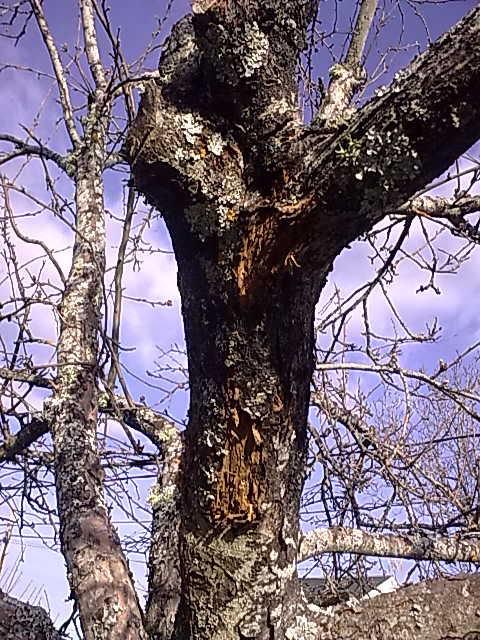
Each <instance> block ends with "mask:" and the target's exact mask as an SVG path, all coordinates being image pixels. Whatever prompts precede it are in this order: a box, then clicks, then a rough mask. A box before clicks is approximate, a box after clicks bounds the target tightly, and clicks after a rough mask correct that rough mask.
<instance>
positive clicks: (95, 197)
mask: <svg viewBox="0 0 480 640" xmlns="http://www.w3.org/2000/svg"><path fill="white" fill-rule="evenodd" d="M92 120H93V118H92ZM99 130H100V131H101V127H99V128H98V129H97V128H96V127H94V131H96V132H97V136H93V137H92V139H89V143H90V144H89V146H90V148H89V149H83V153H82V156H81V158H80V159H79V161H78V167H77V175H76V196H75V199H76V216H77V233H76V237H75V244H74V249H73V258H72V267H71V270H70V273H69V275H68V278H67V281H66V285H65V293H64V296H63V299H62V304H61V306H60V310H59V313H60V335H59V341H58V375H57V379H56V381H55V393H54V394H53V395H52V396H51V398H49V399H48V401H46V414H47V417H48V421H49V423H50V428H51V433H52V438H53V444H54V454H55V481H56V489H57V504H58V512H59V520H60V539H61V545H62V552H63V555H64V557H65V560H66V564H67V568H68V576H69V581H70V585H71V587H72V593H73V594H74V595H75V598H76V601H77V603H78V607H79V611H80V619H81V621H82V628H83V632H84V635H85V640H93V639H95V640H100V639H102V640H103V639H105V640H107V638H108V640H114V639H116V638H118V639H119V640H120V639H122V640H140V639H141V638H145V637H146V636H145V635H144V632H143V623H142V615H141V611H140V606H139V603H138V599H137V595H136V593H135V589H134V586H133V581H132V579H131V574H130V571H129V568H128V564H127V561H126V559H125V557H124V554H123V552H122V549H121V547H120V541H119V539H118V536H117V534H116V532H115V530H114V528H113V527H112V524H111V522H110V517H109V513H108V509H107V505H106V503H105V500H104V496H103V471H102V468H101V465H100V456H99V452H98V447H97V425H98V421H97V418H98V387H97V380H98V370H97V363H98V330H99V327H100V322H101V318H100V310H101V304H102V296H103V277H104V272H105V227H104V209H103V186H102V181H101V174H102V167H101V159H102V154H103V144H102V142H101V138H99V135H100V133H99ZM119 585H122V587H121V588H119Z"/></svg>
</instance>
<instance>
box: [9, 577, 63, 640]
mask: <svg viewBox="0 0 480 640" xmlns="http://www.w3.org/2000/svg"><path fill="white" fill-rule="evenodd" d="M0 638H2V640H60V638H61V636H60V633H59V632H58V631H57V630H56V629H55V627H54V625H53V622H52V621H51V620H50V618H49V616H48V614H47V613H46V611H44V610H43V609H42V608H41V607H36V606H34V605H31V604H28V603H26V602H21V601H20V600H17V599H16V598H12V597H11V596H8V595H7V594H6V593H4V592H3V591H2V590H1V589H0Z"/></svg>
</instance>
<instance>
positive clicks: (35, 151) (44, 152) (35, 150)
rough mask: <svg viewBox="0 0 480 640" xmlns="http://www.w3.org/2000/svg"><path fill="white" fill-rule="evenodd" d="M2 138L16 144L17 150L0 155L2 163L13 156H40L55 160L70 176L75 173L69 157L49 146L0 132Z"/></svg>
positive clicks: (0, 162)
mask: <svg viewBox="0 0 480 640" xmlns="http://www.w3.org/2000/svg"><path fill="white" fill-rule="evenodd" d="M0 140H4V141H5V142H11V143H12V144H13V145H15V148H16V150H15V151H12V152H11V153H7V154H5V155H4V156H3V157H0V165H2V164H5V163H6V162H8V161H9V160H12V159H13V158H18V157H20V156H38V157H40V158H45V159H46V160H51V161H52V162H54V163H55V164H56V165H57V167H58V168H59V169H62V171H65V173H66V174H67V175H69V176H70V177H71V176H72V175H73V172H72V164H71V163H70V164H69V162H68V158H66V157H65V156H62V155H61V154H59V153H56V152H55V151H52V150H51V149H49V148H48V147H45V146H43V145H34V144H28V143H27V142H25V141H24V140H21V139H20V138H17V137H16V136H11V135H8V134H5V133H4V134H0Z"/></svg>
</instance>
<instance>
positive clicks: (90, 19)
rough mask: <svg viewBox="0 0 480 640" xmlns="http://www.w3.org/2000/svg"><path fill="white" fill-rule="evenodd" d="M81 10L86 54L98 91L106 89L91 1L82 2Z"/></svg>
mask: <svg viewBox="0 0 480 640" xmlns="http://www.w3.org/2000/svg"><path fill="white" fill-rule="evenodd" d="M80 10H81V13H82V27H83V37H84V40H85V52H86V54H87V60H88V64H89V67H90V71H91V72H92V76H93V79H94V80H95V85H96V87H97V89H101V90H103V89H105V87H106V85H107V81H106V79H105V73H104V71H103V66H102V63H101V61H100V53H99V51H98V42H97V34H96V30H95V17H94V13H93V5H92V1H91V0H81V2H80Z"/></svg>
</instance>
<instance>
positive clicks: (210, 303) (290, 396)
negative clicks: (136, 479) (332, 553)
mask: <svg viewBox="0 0 480 640" xmlns="http://www.w3.org/2000/svg"><path fill="white" fill-rule="evenodd" d="M314 10H315V6H314V3H312V4H309V3H303V5H302V3H298V2H293V1H292V2H286V3H282V8H280V7H279V6H278V3H276V2H274V1H273V0H270V2H265V3H261V4H260V3H257V2H250V3H236V2H229V1H228V0H227V1H223V2H220V1H216V2H198V3H195V5H194V15H193V17H191V16H189V17H187V18H185V19H182V20H181V21H180V22H179V23H177V25H176V26H175V28H174V29H173V31H172V35H171V37H170V40H169V43H168V44H167V47H166V49H165V53H164V54H163V56H162V59H161V62H160V68H159V78H158V80H155V81H152V82H151V83H149V84H148V85H147V87H146V91H145V94H144V96H143V98H142V103H141V106H140V110H139V114H138V117H137V120H136V122H135V125H134V126H133V128H132V129H131V130H130V133H129V137H128V140H127V143H126V148H125V153H126V155H127V157H128V159H129V162H130V164H131V166H132V172H133V175H134V183H135V187H136V188H137V189H138V190H140V191H141V192H143V193H144V194H145V195H146V197H147V199H148V200H149V201H150V202H151V203H152V204H154V205H155V206H156V207H157V208H158V209H159V210H160V211H162V212H163V213H164V216H165V220H166V222H167V225H168V228H169V231H170V234H171V237H172V241H173V245H174V250H175V254H176V257H177V262H178V282H179V289H180V293H181V298H182V312H183V317H184V321H185V335H186V343H187V352H188V362H189V379H190V393H191V398H190V413H189V424H188V429H187V432H186V444H185V454H184V460H183V470H182V474H183V476H182V477H183V487H182V495H181V500H180V511H181V521H182V526H181V531H180V573H181V581H182V595H181V600H180V605H179V611H178V614H177V618H176V627H175V633H174V636H175V638H187V637H193V638H195V639H196V640H197V639H198V640H207V639H208V640H220V639H221V640H245V639H246V638H256V639H257V640H280V639H281V640H283V639H284V638H289V639H293V638H305V639H310V638H311V639H312V640H313V638H319V637H320V638H323V637H324V638H330V637H332V638H333V637H336V638H338V637H349V636H348V634H346V635H342V633H343V632H339V633H338V634H337V635H336V636H335V635H328V633H330V632H329V631H327V630H326V629H327V627H326V626H324V623H323V622H322V621H321V619H320V618H321V616H320V617H318V616H317V617H316V614H315V615H314V614H313V612H312V611H310V610H309V609H308V606H307V605H306V603H305V601H304V599H303V597H302V593H301V588H300V585H299V583H298V581H297V579H296V563H297V550H298V541H299V528H298V527H299V525H298V510H299V500H300V495H301V491H302V487H303V480H304V477H303V474H304V467H305V459H306V447H307V436H306V424H307V411H308V398H309V383H310V379H311V374H312V370H313V350H314V341H313V319H314V309H315V304H316V302H317V300H318V297H319V295H320V292H321V290H322V288H323V286H324V284H325V281H326V277H327V275H328V272H329V271H330V269H331V267H332V263H333V260H334V259H335V257H336V256H337V255H338V254H339V253H340V252H341V250H342V249H343V248H344V247H345V246H346V245H347V244H349V243H350V242H351V241H352V240H354V239H355V238H357V237H358V236H359V235H360V234H361V233H363V232H365V231H367V230H369V229H370V228H371V226H373V225H374V224H375V223H376V222H377V221H379V220H380V219H381V218H382V217H383V216H385V215H386V214H387V213H388V212H389V211H390V210H391V209H392V208H395V207H398V206H400V205H402V204H403V202H405V201H406V200H407V199H408V198H410V197H411V196H412V195H413V194H414V193H415V191H416V190H418V189H419V188H422V187H424V186H425V185H426V184H427V183H428V181H429V180H430V179H431V178H433V177H435V176H436V175H438V174H439V173H440V172H441V171H443V170H444V169H445V168H447V167H448V166H449V164H450V163H451V162H453V161H454V160H455V159H456V158H457V157H458V155H459V154H460V153H462V152H463V151H465V150H466V149H467V148H468V147H469V146H470V145H471V144H472V143H473V142H475V140H476V139H477V138H478V137H479V135H480V124H479V123H480V118H479V116H480V107H479V105H478V101H475V100H473V96H474V90H476V89H475V88H476V87H477V86H478V82H479V80H480V76H479V73H480V72H479V69H480V47H479V46H478V45H477V44H473V43H474V42H477V41H478V38H477V36H478V35H479V34H480V9H474V10H473V11H471V12H470V13H469V14H468V15H467V16H466V18H465V19H464V20H463V22H462V23H461V24H460V26H457V27H455V28H454V29H453V30H452V31H451V32H450V33H449V34H447V35H446V36H444V37H443V38H442V39H441V40H440V41H439V43H438V44H436V45H434V47H433V48H432V50H431V51H429V52H427V53H426V54H424V56H422V57H420V58H419V59H418V60H417V61H415V62H414V63H413V64H412V66H411V68H410V70H409V71H408V72H407V73H406V74H405V75H404V76H402V78H400V79H398V80H397V81H396V82H395V83H394V85H393V87H392V88H391V90H390V91H389V92H388V93H387V94H386V95H385V96H380V97H378V98H377V99H375V100H373V101H372V103H371V104H369V105H367V106H366V107H364V108H363V109H362V110H361V111H360V113H359V114H358V115H357V116H354V117H353V118H352V119H351V120H348V121H343V122H341V123H339V122H335V123H327V125H329V126H326V127H324V128H322V129H318V128H316V127H313V128H308V127H306V126H304V125H303V124H302V123H301V121H300V118H299V114H298V107H297V102H296V90H297V89H296V84H295V65H296V62H297V60H298V56H299V54H300V51H301V49H302V47H303V43H304V37H305V31H306V26H307V25H308V21H309V19H310V18H311V15H312V11H314ZM240 18H241V19H240ZM452 60H453V61H454V62H453V63H452ZM438 69H440V70H441V72H442V74H441V75H440V73H439V72H437V71H438ZM199 86H202V88H203V89H202V91H201V92H199V91H198V87H199ZM439 132H441V133H442V135H443V139H442V146H441V150H439V149H438V148H436V147H435V146H434V142H435V140H436V139H437V137H438V135H439ZM151 571H153V574H154V573H155V569H154V568H152V567H151ZM151 575H152V574H151ZM427 600H428V599H426V600H425V606H427ZM405 602H406V601H405ZM405 606H407V608H408V606H409V605H407V604H406V605H405ZM469 611H470V610H469ZM468 615H470V614H468ZM425 616H426V617H425V619H426V620H427V619H429V618H428V615H427V613H425ZM322 620H323V618H322ZM429 623H430V622H429ZM345 624H347V623H345ZM469 624H470V623H469ZM322 625H323V626H322ZM467 626H468V625H467ZM397 627H398V625H397ZM332 628H333V627H332ZM339 628H343V627H339ZM345 628H346V629H348V624H347V626H346V627H345ZM322 633H324V634H326V635H321V634H322ZM352 633H353V631H352ZM158 637H159V638H161V637H162V636H161V634H159V635H158ZM352 637H355V634H354V633H353V636H352ZM358 637H367V636H361V634H360V635H359V636H358ZM377 637H380V636H377Z"/></svg>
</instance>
